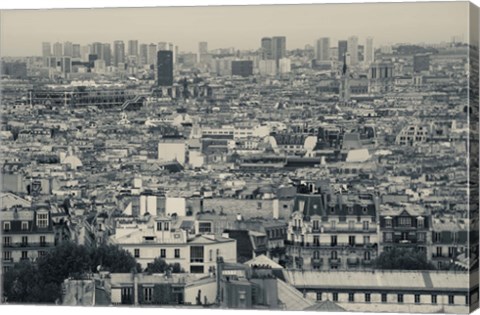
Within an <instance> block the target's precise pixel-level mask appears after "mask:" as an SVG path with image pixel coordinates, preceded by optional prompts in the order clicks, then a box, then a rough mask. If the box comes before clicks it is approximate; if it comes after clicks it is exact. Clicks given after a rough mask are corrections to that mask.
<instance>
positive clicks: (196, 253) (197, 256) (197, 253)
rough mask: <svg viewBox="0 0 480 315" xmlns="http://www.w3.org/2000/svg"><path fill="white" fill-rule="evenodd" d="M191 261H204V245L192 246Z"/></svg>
mask: <svg viewBox="0 0 480 315" xmlns="http://www.w3.org/2000/svg"><path fill="white" fill-rule="evenodd" d="M190 262H200V263H203V246H192V247H190Z"/></svg>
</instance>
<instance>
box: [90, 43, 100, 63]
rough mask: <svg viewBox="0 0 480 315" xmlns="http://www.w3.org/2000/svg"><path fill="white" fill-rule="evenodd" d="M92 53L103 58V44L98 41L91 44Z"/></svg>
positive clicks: (98, 57)
mask: <svg viewBox="0 0 480 315" xmlns="http://www.w3.org/2000/svg"><path fill="white" fill-rule="evenodd" d="M91 53H92V55H96V56H97V59H102V60H103V44H102V43H99V42H95V43H93V44H92V51H91Z"/></svg>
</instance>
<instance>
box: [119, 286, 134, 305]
mask: <svg viewBox="0 0 480 315" xmlns="http://www.w3.org/2000/svg"><path fill="white" fill-rule="evenodd" d="M132 291H133V289H132V288H122V293H121V299H122V304H132V303H133V299H132Z"/></svg>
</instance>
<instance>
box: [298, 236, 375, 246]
mask: <svg viewBox="0 0 480 315" xmlns="http://www.w3.org/2000/svg"><path fill="white" fill-rule="evenodd" d="M290 237H291V240H292V241H295V234H291V236H290ZM300 239H301V242H302V243H304V242H305V236H304V235H301V236H300ZM312 244H313V245H314V246H320V236H319V235H314V236H313V243H312ZM356 244H357V237H356V236H355V235H349V236H348V245H350V246H354V245H356ZM362 244H364V245H365V244H370V236H369V235H365V236H363V243H362ZM337 245H338V237H337V235H331V236H330V246H337Z"/></svg>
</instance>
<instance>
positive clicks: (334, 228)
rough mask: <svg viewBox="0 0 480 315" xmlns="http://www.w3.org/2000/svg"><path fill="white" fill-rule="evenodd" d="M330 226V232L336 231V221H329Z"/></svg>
mask: <svg viewBox="0 0 480 315" xmlns="http://www.w3.org/2000/svg"><path fill="white" fill-rule="evenodd" d="M330 226H331V228H332V230H336V229H337V222H336V221H331V222H330Z"/></svg>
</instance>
